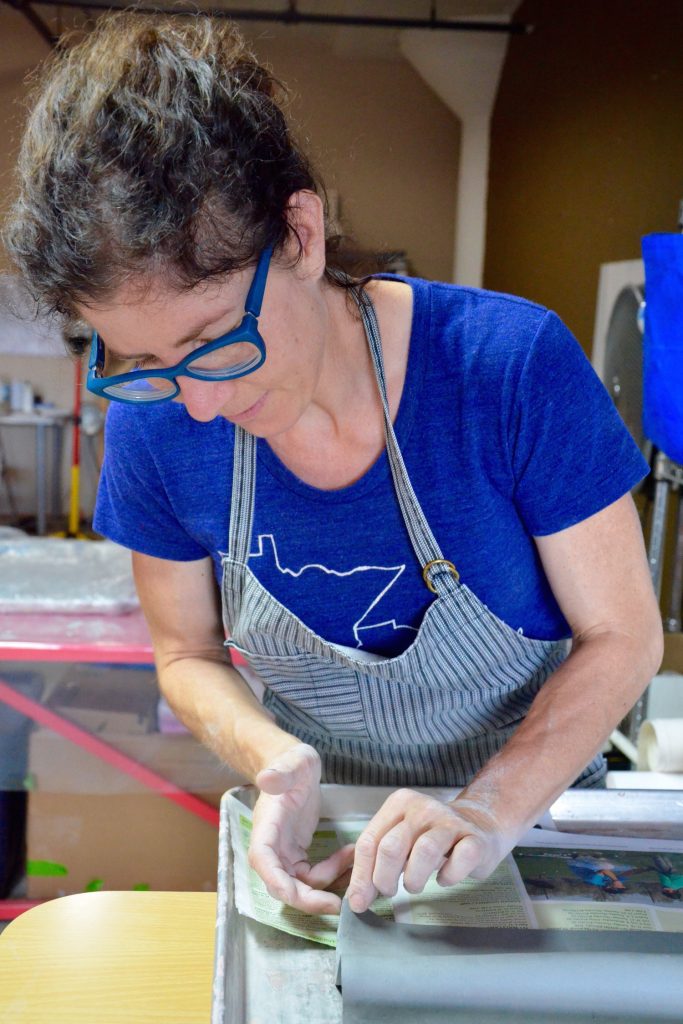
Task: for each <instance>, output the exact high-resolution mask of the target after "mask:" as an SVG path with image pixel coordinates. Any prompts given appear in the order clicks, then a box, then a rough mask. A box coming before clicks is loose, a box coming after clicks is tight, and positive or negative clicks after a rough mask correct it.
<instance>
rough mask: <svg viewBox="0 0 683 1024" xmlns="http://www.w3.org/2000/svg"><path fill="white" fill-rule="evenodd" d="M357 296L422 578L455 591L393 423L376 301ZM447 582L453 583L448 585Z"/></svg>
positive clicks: (453, 574)
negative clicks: (413, 482) (418, 497)
mask: <svg viewBox="0 0 683 1024" xmlns="http://www.w3.org/2000/svg"><path fill="white" fill-rule="evenodd" d="M351 294H352V295H353V297H354V299H355V301H356V304H357V305H358V309H359V310H360V315H361V318H362V320H363V326H364V328H365V333H366V335H367V339H368V344H369V346H370V354H371V356H372V363H373V366H374V368H375V376H376V378H377V386H378V388H379V393H380V397H381V399H382V410H383V413H384V436H385V438H386V443H387V455H388V457H389V466H390V469H391V475H392V477H393V480H394V488H395V490H396V497H397V498H398V503H399V505H400V508H401V513H402V515H403V521H404V523H405V525H406V529H407V531H408V535H409V537H410V542H411V544H412V546H413V550H414V551H415V554H416V556H417V559H418V561H419V563H420V565H421V566H422V567H423V570H422V575H423V577H424V581H425V583H426V584H427V586H428V587H429V589H430V590H431V591H432V592H434V593H438V588H439V585H440V584H443V583H446V588H447V589H451V587H452V585H453V583H457V581H458V579H459V576H458V572H457V570H456V568H455V566H454V565H453V563H452V562H448V561H447V560H446V559H445V558H444V556H443V554H442V553H441V548H440V547H439V545H438V543H437V541H436V538H435V536H434V534H433V533H432V531H431V529H430V526H429V523H428V522H427V520H426V518H425V514H424V512H423V511H422V508H421V506H420V503H419V501H418V499H417V495H416V494H415V491H414V490H413V485H412V484H411V482H410V477H409V476H408V470H407V469H406V465H405V462H404V461H403V456H402V454H401V449H400V448H399V445H398V441H397V439H396V434H395V432H394V425H393V423H392V422H391V414H390V412H389V402H388V400H387V384H386V375H385V372H384V359H383V358H382V340H381V337H380V331H379V323H378V322H377V314H376V312H375V307H374V305H373V302H372V299H371V298H370V296H369V295H368V294H367V292H366V291H365V290H364V289H363V288H354V289H352V292H351ZM447 581H450V583H448V582H447Z"/></svg>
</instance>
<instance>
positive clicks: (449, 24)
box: [5, 0, 533, 35]
mask: <svg viewBox="0 0 683 1024" xmlns="http://www.w3.org/2000/svg"><path fill="white" fill-rule="evenodd" d="M5 2H6V3H12V6H16V7H20V6H21V5H20V3H19V2H17V0H5ZM40 3H41V6H43V7H72V8H76V9H78V10H94V11H122V10H127V11H128V13H129V14H171V15H174V16H186V17H196V15H197V14H198V13H204V14H209V15H210V16H211V17H212V18H232V19H233V20H234V21H274V22H280V23H281V24H283V25H346V26H353V27H357V28H385V29H429V30H431V31H438V32H492V33H502V34H504V35H512V34H517V33H528V32H531V31H532V30H533V27H532V26H531V25H526V24H524V23H522V22H519V21H474V20H472V21H470V20H467V19H463V20H458V19H453V20H451V19H445V18H437V17H436V12H435V11H434V10H433V9H432V13H431V15H430V17H429V18H380V17H372V16H366V15H347V14H312V13H310V12H307V11H300V10H299V9H298V7H297V6H296V4H294V3H291V4H290V6H289V7H286V8H283V10H281V11H254V10H245V9H242V8H238V7H234V8H225V7H202V8H199V7H196V6H194V7H180V6H176V5H174V6H173V7H170V6H169V7H163V6H158V5H154V4H144V3H143V4H136V5H135V7H128V6H127V5H125V4H120V5H118V4H112V3H108V2H107V0H92V2H90V0H40Z"/></svg>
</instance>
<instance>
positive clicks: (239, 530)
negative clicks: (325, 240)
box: [228, 287, 458, 593]
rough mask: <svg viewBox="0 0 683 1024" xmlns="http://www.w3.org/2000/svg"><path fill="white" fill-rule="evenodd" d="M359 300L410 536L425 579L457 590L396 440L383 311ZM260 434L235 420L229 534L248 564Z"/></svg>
mask: <svg viewBox="0 0 683 1024" xmlns="http://www.w3.org/2000/svg"><path fill="white" fill-rule="evenodd" d="M351 294H352V295H353V298H354V299H355V301H356V304H357V305H358V309H359V310H360V314H361V318H362V321H363V327H364V328H365V334H366V336H367V339H368V345H369V347H370V354H371V356H372V364H373V367H374V370H375V377H376V379H377V386H378V388H379V393H380V397H381V400H382V410H383V415H384V436H385V439H386V445H387V455H388V458H389V467H390V469H391V475H392V479H393V481H394V489H395V491H396V497H397V499H398V503H399V506H400V509H401V514H402V516H403V521H404V523H405V526H406V529H407V531H408V536H409V537H410V542H411V544H412V547H413V550H414V551H415V555H416V556H417V559H418V562H419V563H420V565H421V566H422V567H423V570H422V575H423V577H424V581H425V583H426V585H427V586H428V587H429V589H430V590H431V591H432V592H433V593H439V592H440V591H441V590H442V589H443V590H452V589H453V588H454V587H455V586H457V582H458V572H457V570H456V568H455V566H454V565H453V564H452V563H451V562H448V561H447V560H446V559H445V558H444V557H443V554H442V553H441V549H440V547H439V545H438V544H437V542H436V538H435V537H434V534H433V533H432V531H431V529H430V527H429V524H428V522H427V520H426V518H425V515H424V513H423V511H422V508H421V507H420V503H419V501H418V500H417V495H416V494H415V491H414V490H413V485H412V484H411V482H410V478H409V476H408V471H407V469H406V466H405V463H404V461H403V456H402V455H401V450H400V448H399V446H398V441H397V440H396V434H395V433H394V427H393V424H392V422H391V415H390V412H389V403H388V401H387V386H386V376H385V372H384V360H383V358H382V341H381V337H380V331H379V324H378V322H377V314H376V313H375V307H374V305H373V303H372V299H371V298H370V296H369V295H368V294H367V292H365V291H364V290H363V289H362V288H360V287H359V288H353V289H351ZM257 444H258V441H257V438H256V437H254V435H253V434H250V433H249V432H248V431H246V430H243V429H242V427H239V426H235V451H234V456H233V472H232V500H231V503H230V533H229V540H228V553H229V557H230V558H231V559H233V560H234V561H237V562H242V563H243V564H245V565H246V563H247V560H248V558H249V549H250V547H251V531H252V523H253V518H254V496H255V490H256V452H257Z"/></svg>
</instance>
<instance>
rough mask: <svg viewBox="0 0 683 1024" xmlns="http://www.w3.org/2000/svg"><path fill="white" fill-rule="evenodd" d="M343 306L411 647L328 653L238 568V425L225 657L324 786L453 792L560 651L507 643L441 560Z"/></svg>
mask: <svg viewBox="0 0 683 1024" xmlns="http://www.w3.org/2000/svg"><path fill="white" fill-rule="evenodd" d="M354 297H355V299H356V302H357V303H358V306H359V309H360V312H361V316H362V319H363V324H364V327H365V332H366V335H367V340H368V344H369V346H370V351H371V354H372V361H373V365H374V370H375V374H376V377H377V384H378V387H379V391H380V395H381V398H382V405H383V409H384V426H385V435H386V444H387V452H388V457H389V463H390V467H391V474H392V478H393V483H394V489H395V492H396V497H397V499H398V502H399V505H400V508H401V512H402V515H403V519H404V521H405V525H406V528H407V530H408V534H409V536H410V540H411V543H412V546H413V549H414V551H415V555H416V557H417V559H418V561H419V564H420V565H421V566H424V567H425V568H424V572H423V576H424V580H425V584H426V585H427V586H428V587H429V589H430V590H432V591H433V592H434V593H435V594H436V595H437V596H436V599H435V600H434V601H433V603H432V604H431V605H430V606H429V607H428V609H427V611H426V613H425V616H424V618H423V621H422V623H421V625H420V628H419V630H418V632H417V635H416V638H415V639H414V641H413V642H412V643H411V645H410V647H408V648H407V650H405V651H404V652H403V653H402V654H399V655H397V656H396V657H392V658H385V657H380V656H378V655H371V654H368V653H367V652H364V651H359V650H354V649H352V648H346V647H341V646H339V645H336V644H332V643H329V642H328V641H326V640H323V639H322V638H321V637H319V636H317V635H316V633H314V632H313V630H311V629H309V628H308V627H307V626H306V625H305V624H304V623H303V622H301V620H300V619H298V618H297V617H296V615H294V614H293V613H292V612H290V611H289V610H288V609H287V608H285V607H284V606H283V605H282V604H280V602H279V601H277V600H276V599H275V598H274V597H273V596H272V595H271V594H269V593H268V591H267V590H266V589H265V588H264V587H263V586H262V585H261V583H259V581H258V580H257V579H256V577H255V576H254V574H253V573H252V571H251V570H250V569H249V567H248V564H247V563H248V559H249V551H250V546H251V532H252V520H253V512H254V494H255V482H256V451H257V443H258V442H257V439H256V438H255V437H254V436H253V435H252V434H249V433H247V432H246V431H244V430H242V429H241V428H240V427H238V426H236V427H235V455H234V465H233V490H232V501H231V509H230V534H229V546H228V552H227V554H223V555H222V569H223V574H222V575H223V578H222V587H221V591H222V604H223V624H224V627H225V632H226V636H227V637H228V638H229V639H228V640H227V641H226V646H227V647H228V648H231V649H233V650H235V651H238V652H239V653H240V654H241V655H242V656H243V657H244V658H245V659H246V662H247V664H248V666H249V669H250V670H251V672H250V675H251V676H252V678H253V675H254V674H255V675H256V677H257V679H258V680H259V681H260V682H261V683H262V684H263V686H264V688H265V689H264V692H263V704H264V706H265V707H266V708H267V709H268V710H269V711H270V712H271V713H272V714H273V716H274V718H275V721H276V723H277V724H278V725H279V726H280V727H281V728H282V729H284V730H285V731H286V732H288V733H290V734H292V735H293V736H296V737H298V738H299V739H300V740H302V741H303V742H304V743H309V744H310V745H311V746H313V747H315V749H316V750H317V751H318V752H319V754H320V757H321V760H322V770H323V780H324V781H326V782H338V783H352V784H364V785H379V786H463V785H466V784H467V783H468V782H469V781H470V779H471V778H472V776H473V775H474V774H475V773H476V772H477V771H478V770H479V769H480V768H481V767H482V766H483V765H484V764H485V763H486V762H487V761H488V760H489V758H490V757H491V756H492V755H493V754H495V753H496V752H497V751H498V750H500V749H501V747H502V746H503V745H504V744H505V743H506V742H507V740H508V739H509V738H510V736H511V735H512V734H513V732H514V731H515V729H516V727H517V726H518V725H519V723H520V722H521V721H522V719H523V718H524V716H525V714H526V712H527V711H528V709H529V706H530V704H531V702H532V700H533V699H534V697H535V695H536V694H537V693H538V691H539V689H540V687H541V686H542V685H543V683H544V682H545V680H546V679H547V678H548V677H549V676H550V674H551V673H552V672H553V671H554V670H555V669H556V668H557V667H558V666H559V665H560V664H561V663H562V662H563V661H564V659H565V658H566V656H567V653H568V649H569V644H568V642H567V641H565V640H560V641H556V640H534V639H531V638H529V637H526V636H523V635H522V634H521V633H517V632H516V631H515V630H514V629H512V628H511V627H510V626H508V625H507V624H506V623H504V622H502V621H501V620H500V619H499V618H497V617H496V616H495V615H493V614H492V613H491V612H490V611H489V609H488V608H487V607H486V606H485V605H484V604H482V602H481V601H480V600H479V599H478V598H477V597H476V596H475V594H473V593H472V592H471V591H470V590H469V589H468V587H467V586H465V584H463V583H462V582H460V580H459V578H458V575H457V572H456V570H455V568H454V567H453V566H452V565H451V563H450V562H447V561H445V560H444V557H443V555H442V553H441V550H440V549H439V546H438V544H437V542H436V540H435V538H434V536H433V534H432V532H431V530H430V527H429V524H428V523H427V521H426V519H425V517H424V515H423V512H422V509H421V508H420V504H419V502H418V499H417V497H416V495H415V492H414V491H413V488H412V485H411V482H410V479H409V477H408V473H407V470H406V467H405V464H404V462H403V458H402V455H401V452H400V450H399V447H398V443H397V440H396V436H395V434H394V429H393V425H392V422H391V417H390V414H389V406H388V403H387V395H386V381H385V375H384V365H383V360H382V347H381V340H380V334H379V325H378V323H377V318H376V315H375V310H374V307H373V305H372V302H371V300H370V298H369V296H368V295H367V293H366V292H364V291H363V290H362V289H358V290H357V291H355V292H354ZM604 773H605V765H604V759H603V758H602V756H597V757H596V758H595V759H594V760H593V761H592V762H591V764H590V765H589V766H588V767H587V768H586V769H585V770H584V772H583V773H582V775H581V776H580V778H579V779H578V780H577V783H576V784H577V785H580V786H595V785H600V784H601V782H602V779H603V776H604Z"/></svg>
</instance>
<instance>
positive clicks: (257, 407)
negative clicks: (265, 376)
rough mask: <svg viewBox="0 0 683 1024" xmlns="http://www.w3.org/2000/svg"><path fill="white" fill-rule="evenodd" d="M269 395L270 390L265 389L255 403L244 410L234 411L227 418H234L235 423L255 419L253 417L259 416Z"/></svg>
mask: <svg viewBox="0 0 683 1024" xmlns="http://www.w3.org/2000/svg"><path fill="white" fill-rule="evenodd" d="M267 397H268V392H267V391H265V392H264V393H263V394H262V395H261V397H260V398H259V399H258V401H256V402H254V404H253V405H250V406H249V408H248V409H245V410H244V411H243V412H237V413H233V414H231V415H230V416H227V417H226V418H227V419H229V420H232V421H233V423H244V421H245V420H250V419H253V417H254V416H257V415H258V414H259V412H260V411H261V409H262V408H263V405H264V403H265V401H266V398H267Z"/></svg>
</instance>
